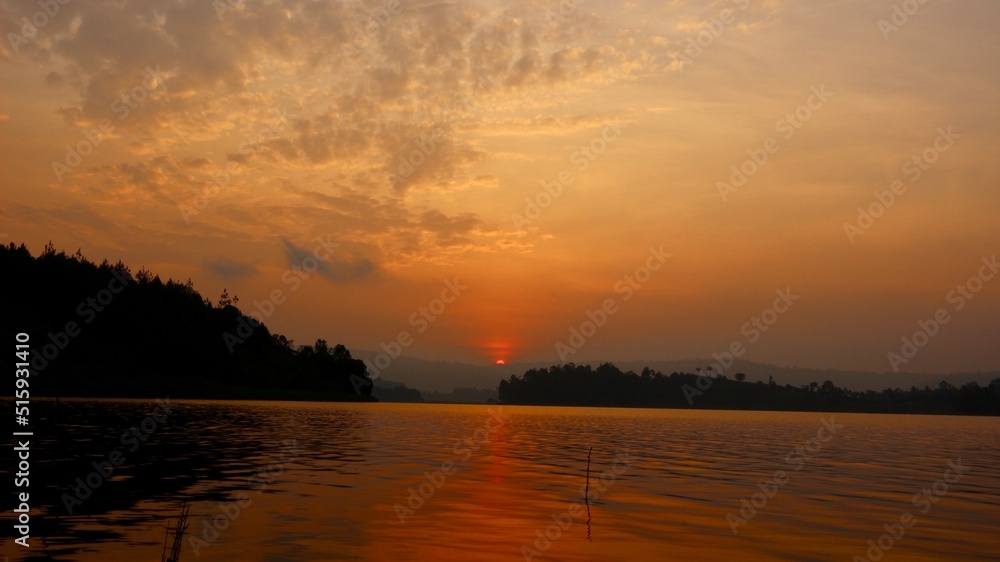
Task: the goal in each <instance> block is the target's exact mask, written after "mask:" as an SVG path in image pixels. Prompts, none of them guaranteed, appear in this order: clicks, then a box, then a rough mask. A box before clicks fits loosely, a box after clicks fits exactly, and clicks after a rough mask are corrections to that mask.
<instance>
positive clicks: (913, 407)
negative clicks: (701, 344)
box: [499, 363, 1000, 415]
mask: <svg viewBox="0 0 1000 562" xmlns="http://www.w3.org/2000/svg"><path fill="white" fill-rule="evenodd" d="M741 375H742V373H737V375H736V379H737V380H729V379H727V378H726V377H725V376H723V375H715V376H711V375H710V374H709V375H707V376H701V375H697V374H692V373H671V374H670V375H669V376H665V375H664V374H663V373H659V372H655V371H651V370H650V369H648V368H646V369H643V371H642V373H640V374H636V373H634V372H632V371H628V372H625V373H623V372H622V371H621V370H619V369H618V368H617V367H615V366H614V365H612V364H610V363H604V364H602V365H600V366H599V367H597V368H596V369H594V368H592V367H591V366H589V365H574V364H572V363H569V364H566V365H557V366H552V367H549V368H547V369H546V368H542V369H531V370H529V371H527V372H525V373H524V375H522V376H520V377H518V376H516V375H512V376H511V377H510V380H504V381H500V388H499V395H500V402H501V403H502V404H537V405H564V406H622V407H655V408H703V409H732V410H789V411H826V412H879V413H920V414H979V415H998V414H1000V378H998V379H994V380H993V381H992V382H991V383H990V385H989V386H985V387H983V386H979V385H978V384H977V383H974V382H972V383H969V384H967V385H965V386H963V387H962V388H955V387H954V386H952V385H951V384H948V383H947V382H941V384H940V385H939V386H938V387H937V388H934V389H932V388H929V387H924V388H923V389H918V388H916V387H913V388H911V389H910V390H908V391H906V390H900V389H898V388H897V389H895V390H894V389H886V390H883V391H881V392H876V391H874V390H869V391H867V392H854V391H850V390H846V389H843V388H838V387H837V386H835V385H834V384H833V383H832V382H831V381H826V382H824V383H823V384H822V385H820V384H817V383H812V384H810V385H804V386H801V387H794V386H791V385H785V386H780V385H777V384H775V383H774V382H773V381H772V382H771V383H770V384H766V383H763V382H757V383H748V382H743V380H744V379H745V378H746V377H745V376H741ZM699 377H701V380H700V381H699ZM689 398H690V400H689Z"/></svg>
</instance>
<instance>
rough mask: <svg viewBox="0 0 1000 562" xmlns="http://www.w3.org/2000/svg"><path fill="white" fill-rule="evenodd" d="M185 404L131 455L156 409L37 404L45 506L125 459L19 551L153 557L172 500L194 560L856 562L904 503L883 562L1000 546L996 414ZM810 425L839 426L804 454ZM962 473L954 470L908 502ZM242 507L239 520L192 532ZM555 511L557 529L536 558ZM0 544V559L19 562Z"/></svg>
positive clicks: (53, 514)
mask: <svg viewBox="0 0 1000 562" xmlns="http://www.w3.org/2000/svg"><path fill="white" fill-rule="evenodd" d="M179 404H180V405H179V407H178V408H177V409H176V410H175V412H174V413H173V414H171V415H170V416H169V418H168V420H167V422H166V423H164V424H162V425H161V426H160V427H158V428H157V430H156V432H154V433H153V434H152V435H150V436H149V437H148V439H147V440H146V442H144V443H142V445H141V446H140V447H138V448H137V449H136V450H135V451H134V452H130V451H128V449H127V448H123V447H122V444H121V442H120V436H121V433H123V432H125V431H127V430H128V429H129V427H130V426H131V425H134V424H136V423H138V422H139V421H141V420H142V419H143V418H144V417H145V416H146V415H147V414H148V410H149V408H150V405H149V403H148V402H145V401H83V400H79V401H78V400H68V401H64V402H63V403H62V404H61V406H59V407H58V409H56V408H55V407H54V404H53V403H51V402H47V403H44V406H42V405H39V407H40V408H44V412H45V418H46V419H47V420H48V423H52V424H55V425H52V426H50V427H48V428H46V427H44V426H43V427H40V428H39V429H40V430H39V431H38V434H39V435H43V437H42V438H41V439H40V440H38V441H37V442H36V443H35V444H34V446H35V447H36V448H37V451H38V453H37V454H38V458H37V459H36V460H35V463H36V464H35V465H33V466H37V471H38V473H39V474H38V476H39V480H38V481H39V482H42V483H43V484H42V486H51V487H52V489H49V490H47V495H48V496H49V497H50V498H58V497H59V496H60V495H61V494H62V493H64V492H68V491H70V488H71V487H72V486H73V481H74V479H75V477H81V478H86V476H87V474H88V473H89V472H91V471H92V470H93V469H92V468H88V465H87V464H86V463H89V462H90V461H100V460H102V459H106V458H107V456H108V454H109V453H110V452H111V451H112V450H114V449H116V448H117V449H123V453H124V456H125V458H126V461H125V463H124V464H123V465H122V466H121V467H119V468H117V469H115V472H114V474H113V475H112V477H111V479H110V480H109V481H107V482H104V483H103V484H102V485H101V486H100V487H98V488H97V489H96V490H94V491H93V495H92V496H91V497H89V498H87V499H86V500H84V502H83V505H82V506H78V507H77V508H75V512H74V515H72V516H70V515H67V514H66V509H65V508H64V507H63V505H62V502H59V504H58V505H57V506H55V507H53V506H51V505H50V506H46V508H45V511H46V512H45V513H42V514H38V515H36V516H33V526H32V540H33V541H37V542H38V544H39V546H42V544H41V540H42V538H43V537H44V538H45V542H44V544H45V545H46V546H47V547H48V548H47V549H41V548H37V547H36V548H33V549H32V550H31V552H32V553H33V554H34V555H35V558H32V559H38V560H41V559H50V558H44V556H45V555H43V554H42V553H46V555H48V554H51V559H55V560H83V561H89V560H95V561H96V560H102V561H133V560H154V559H156V558H157V556H159V554H160V550H161V545H162V542H163V535H164V529H163V524H164V523H165V521H164V519H165V518H166V517H176V515H177V514H178V512H179V511H180V507H181V504H182V502H184V501H187V502H190V505H191V519H190V521H189V522H190V529H189V537H199V538H202V539H204V538H205V537H213V536H214V540H210V541H206V542H205V544H203V545H202V546H201V547H200V548H199V552H198V553H197V555H196V554H195V552H194V550H193V546H192V545H193V544H194V543H192V542H191V540H190V538H186V539H185V547H184V551H183V555H182V560H185V561H189V560H241V561H243V560H522V559H524V557H523V556H522V546H528V547H531V548H537V547H539V546H542V547H543V548H542V549H540V550H539V552H540V555H536V556H535V557H534V558H533V559H534V560H622V561H627V560H628V561H631V560H653V559H657V560H661V559H679V560H723V559H726V560H736V559H739V560H850V559H852V557H853V556H854V555H859V556H861V557H862V559H865V556H866V554H865V551H866V549H867V548H868V545H867V541H868V540H872V541H877V540H878V538H879V535H881V534H883V533H885V530H884V529H883V525H884V524H886V523H894V522H898V521H900V516H901V514H902V513H903V512H907V511H908V512H911V513H912V514H913V516H914V517H915V519H916V522H915V523H914V524H913V525H912V526H911V527H909V528H907V529H906V530H905V535H904V536H903V537H902V538H900V539H899V540H898V541H893V542H894V544H893V546H892V548H891V549H890V550H889V552H888V553H887V554H886V555H885V556H886V560H990V559H992V560H995V559H996V557H997V553H998V552H1000V539H998V535H997V532H996V531H997V529H998V528H1000V472H998V470H997V468H996V467H997V464H998V461H1000V454H998V447H997V444H998V437H1000V426H998V423H997V419H996V418H979V417H967V418H966V417H947V416H900V415H862V414H836V413H835V414H829V413H775V412H733V411H689V410H651V409H650V410H644V409H603V408H556V407H514V406H503V407H502V408H501V410H500V415H501V416H502V417H503V419H504V423H503V425H499V424H497V423H496V421H493V422H491V427H492V429H491V430H489V431H487V429H486V428H487V420H496V419H497V410H496V408H497V407H496V406H471V405H468V406H455V405H424V404H417V405H403V404H321V403H260V402H241V403H237V402H212V401H189V402H181V403H179ZM491 411H492V413H491ZM831 418H832V420H831ZM823 419H826V420H827V421H828V422H832V423H834V424H842V426H843V427H837V426H833V427H834V428H835V429H834V432H835V434H834V435H830V434H829V433H828V432H826V431H825V432H822V433H820V434H819V439H818V440H817V441H813V442H811V443H810V442H809V440H810V439H811V438H817V436H818V432H819V431H820V428H821V427H824V423H823V421H822V420H823ZM827 427H830V425H829V423H828V424H827ZM477 430H478V433H477ZM467 438H468V439H470V440H471V441H466V442H465V443H464V444H463V443H462V442H463V441H464V440H466V439H467ZM823 439H826V441H825V442H823V443H820V441H822V440H823ZM291 440H294V446H292V447H290V446H289V445H288V444H287V443H288V442H290V441H291ZM283 443H285V444H283ZM456 443H457V445H456ZM817 445H819V447H818V449H817ZM800 446H801V447H807V446H808V447H810V448H811V449H812V450H813V451H815V452H814V453H810V452H809V450H808V449H799V450H798V451H797V452H796V447H800ZM590 447H593V455H592V459H591V481H590V490H591V493H592V494H595V495H597V496H599V497H598V498H596V501H593V502H592V504H591V506H590V512H591V520H590V525H589V529H588V525H587V517H586V511H585V507H584V508H583V511H581V512H579V513H582V517H580V518H572V523H568V521H569V520H570V519H571V518H570V517H568V516H565V515H563V514H565V513H567V511H568V510H569V509H570V506H571V504H573V503H580V502H582V501H583V496H582V494H581V487H582V486H583V485H584V483H585V473H586V468H587V451H588V449H589V448H590ZM473 448H475V449H476V450H473ZM33 454H34V450H33ZM616 454H617V455H619V456H618V457H617V459H618V461H619V462H618V464H615V461H616ZM790 454H791V456H789V455H790ZM623 459H626V460H625V461H623ZM959 459H960V465H959V466H964V467H968V470H967V472H965V473H964V474H962V475H961V476H960V477H959V478H958V480H957V482H954V483H952V484H948V489H947V491H946V492H945V493H943V494H942V495H940V496H939V497H938V496H937V495H936V494H934V493H933V492H931V494H932V495H933V496H935V498H936V499H937V501H936V502H931V501H930V500H919V501H918V502H917V503H916V504H915V503H914V495H915V494H919V493H921V490H922V489H923V488H929V489H931V488H933V486H934V485H935V482H937V481H939V480H942V478H943V477H944V476H945V474H946V470H947V469H948V466H949V465H948V463H949V461H952V462H953V463H955V462H957V461H959ZM449 461H450V462H452V463H454V467H455V468H454V470H453V473H452V474H451V475H450V476H447V477H446V478H445V479H444V481H443V485H441V486H440V487H439V488H435V489H434V493H433V495H431V496H430V497H428V498H427V499H425V500H424V501H423V503H422V505H420V504H419V502H417V501H416V500H413V503H411V505H417V506H418V509H415V510H413V511H412V513H409V512H405V511H401V512H400V513H404V518H403V519H404V522H403V523H401V522H400V518H399V516H398V515H397V511H396V509H395V508H394V507H395V506H396V505H397V504H398V505H399V506H401V507H402V506H406V505H407V500H408V495H409V492H408V490H409V489H411V488H412V489H413V490H414V491H415V493H419V492H418V490H419V489H420V486H421V484H425V483H428V482H429V480H428V478H427V477H426V476H425V475H424V473H425V472H429V473H433V472H434V471H436V470H439V469H441V467H442V463H446V462H449ZM269 466H271V471H272V473H275V474H274V477H273V478H274V479H273V481H272V482H270V483H267V482H266V479H260V477H261V476H262V475H264V474H266V472H267V468H268V467H269ZM796 467H799V470H796ZM778 470H783V471H785V473H786V474H787V475H788V482H787V483H786V484H783V485H781V486H778V487H777V491H776V493H774V494H773V496H772V497H770V498H769V499H767V503H766V505H764V506H763V507H761V508H760V509H758V510H757V513H756V514H755V515H753V516H752V517H751V518H750V519H748V520H746V522H745V524H742V525H739V526H738V528H737V531H738V534H734V533H733V530H732V528H731V527H730V524H729V523H728V522H727V520H726V515H727V514H730V513H732V514H734V515H739V514H740V511H739V510H740V506H741V503H740V500H741V498H746V499H748V500H749V499H751V496H752V494H754V492H757V491H758V490H759V488H758V487H757V484H758V482H765V481H769V480H771V479H772V478H773V477H774V476H775V471H778ZM615 471H617V472H618V474H616V475H615V476H614V478H613V481H612V478H611V474H614V472H615ZM602 475H603V476H604V477H605V484H601V481H600V478H601V476H602ZM255 476H257V477H258V479H254V477H255ZM949 476H951V477H952V478H951V479H952V480H954V477H955V475H954V473H951V474H949ZM432 478H433V479H434V480H436V481H437V482H439V483H440V481H441V480H440V478H438V477H434V476H433V475H432ZM602 488H603V490H602ZM430 489H431V486H425V487H424V490H423V491H424V492H425V493H426V492H428V491H429V490H430ZM938 490H939V491H940V490H941V486H940V485H939V486H938ZM40 491H41V490H35V489H33V492H40ZM241 494H245V496H242V495H241ZM39 495H41V494H39ZM240 497H246V498H249V502H247V501H245V500H244V501H243V502H242V503H243V507H241V508H240V509H239V513H238V515H236V517H235V518H234V519H233V520H231V521H229V523H228V524H226V525H223V527H224V529H223V530H222V531H221V532H219V533H218V534H217V536H216V535H214V534H213V533H210V532H209V533H208V534H207V535H206V534H204V533H205V524H204V522H203V521H204V519H205V518H206V517H207V516H212V517H215V516H219V515H220V514H221V513H222V512H223V511H222V510H220V507H219V506H220V505H223V506H226V509H228V510H229V511H230V513H233V512H234V509H233V507H232V506H233V505H234V503H233V502H235V501H236V500H237V498H240ZM593 497H594V496H593V495H592V498H593ZM927 506H929V509H927V512H926V513H921V510H922V509H923V508H924V507H927ZM575 509H578V508H574V510H575ZM553 516H555V517H556V518H557V519H560V518H561V519H562V521H563V522H564V523H563V525H564V526H566V528H565V529H559V532H558V533H556V532H555V530H554V529H555V528H554V527H551V528H550V529H549V533H550V536H554V535H558V538H556V539H555V540H552V541H545V542H541V541H540V542H539V543H538V544H536V539H537V535H536V531H538V532H539V533H545V532H546V528H547V527H550V526H551V525H554V520H553ZM220 521H221V520H220ZM567 525H568V526H567ZM4 533H5V534H6V535H5V536H6V537H7V540H6V541H5V543H4V547H3V552H2V554H6V555H7V556H10V557H11V559H12V560H18V559H19V558H18V556H21V554H22V553H21V552H19V550H23V549H15V548H14V546H13V542H12V540H10V538H9V537H10V533H11V531H10V530H9V529H5V530H4ZM588 534H589V539H588ZM546 542H547V543H548V547H547V548H544V546H545V544H546Z"/></svg>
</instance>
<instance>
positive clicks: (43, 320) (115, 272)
mask: <svg viewBox="0 0 1000 562" xmlns="http://www.w3.org/2000/svg"><path fill="white" fill-rule="evenodd" d="M0 271H3V278H4V287H3V291H2V292H0V317H2V318H3V322H2V325H0V335H2V337H3V338H4V341H6V342H9V343H10V344H13V343H14V337H15V334H17V333H20V332H24V333H27V334H29V335H30V338H31V340H30V345H31V368H32V376H31V379H30V381H31V390H32V395H33V396H39V395H40V396H45V395H48V396H109V397H110V396H115V397H126V396H167V395H170V396H172V397H175V398H182V397H189V398H195V397H204V398H275V399H317V400H322V399H335V400H355V399H368V400H370V399H371V398H370V396H371V389H372V383H371V379H370V378H368V374H367V370H366V369H365V365H364V363H363V362H362V361H360V360H358V359H354V358H352V357H351V354H350V352H349V351H348V350H347V349H346V348H345V347H344V346H342V345H336V346H334V347H332V348H331V347H329V346H328V345H327V343H326V342H325V341H324V340H318V341H317V342H316V344H315V345H313V346H302V347H299V348H298V349H295V348H293V347H292V342H291V341H290V340H288V339H287V338H285V337H284V336H282V335H280V334H272V333H271V332H270V331H269V330H268V329H267V326H265V325H263V324H255V323H253V322H251V318H250V317H248V316H245V315H244V314H243V313H242V312H240V310H239V309H238V308H236V306H235V304H236V303H237V302H238V299H237V298H236V297H235V296H234V297H229V295H228V294H227V293H224V294H223V295H222V298H220V301H219V304H218V305H213V304H212V303H211V301H209V300H208V299H206V298H203V297H202V296H201V295H200V294H199V293H198V292H197V291H196V290H195V289H194V286H193V284H192V283H191V281H190V280H189V281H187V282H186V283H180V282H177V281H174V280H172V279H168V280H167V281H166V282H164V281H162V280H161V279H160V278H159V276H156V275H154V274H153V273H151V272H149V271H146V270H140V271H138V272H137V273H135V274H134V275H133V274H132V272H131V270H130V269H129V268H128V267H127V266H126V265H124V264H123V263H121V262H119V263H116V264H114V265H112V264H109V263H108V262H107V261H104V262H103V263H101V264H99V265H98V264H94V263H92V262H90V261H88V260H87V259H85V258H84V257H83V255H81V254H80V252H79V251H77V253H76V255H73V256H69V255H67V254H65V253H64V252H57V251H56V250H55V249H54V248H53V247H52V245H51V244H49V245H48V246H46V248H45V250H44V251H43V252H42V253H41V255H39V256H38V257H32V255H31V253H30V252H29V251H28V249H27V248H26V247H25V246H24V245H23V244H22V245H21V246H19V247H18V246H15V245H14V244H13V243H12V244H10V245H9V246H0ZM254 325H256V327H254ZM225 334H229V336H226V337H224V335H225Z"/></svg>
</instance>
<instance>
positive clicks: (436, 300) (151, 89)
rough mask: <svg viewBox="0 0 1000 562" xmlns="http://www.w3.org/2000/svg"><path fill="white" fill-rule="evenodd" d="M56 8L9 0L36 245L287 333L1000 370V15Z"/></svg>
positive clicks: (10, 238)
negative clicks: (129, 273)
mask: <svg viewBox="0 0 1000 562" xmlns="http://www.w3.org/2000/svg"><path fill="white" fill-rule="evenodd" d="M50 4H51V5H49V4H46V3H45V2H44V1H43V2H40V3H35V2H26V1H25V2H14V1H0V31H2V35H3V40H2V42H0V59H2V60H0V154H2V156H0V178H2V186H3V188H2V191H0V234H2V237H3V240H4V241H5V242H16V243H21V242H24V243H26V244H27V245H28V247H29V249H31V250H32V252H33V253H35V254H37V253H38V252H40V251H41V249H42V247H43V246H44V245H45V244H46V243H47V242H49V241H52V243H53V244H54V245H55V246H56V247H57V248H61V249H65V250H67V251H68V252H70V253H72V252H74V251H75V250H76V249H78V248H79V249H80V250H81V251H82V253H83V254H84V255H85V256H86V257H88V258H89V259H92V260H96V261H101V260H103V259H105V258H107V259H109V260H110V261H112V262H115V261H117V260H122V261H124V262H125V263H127V264H129V265H131V266H132V268H133V272H134V271H136V270H138V269H139V268H140V267H144V268H147V269H149V270H151V271H153V272H154V273H157V274H159V275H160V276H161V277H162V278H164V279H166V278H168V277H172V278H174V279H177V280H181V281H185V280H187V279H189V278H190V279H191V280H192V281H193V282H194V286H195V288H196V289H197V290H199V291H200V292H201V293H202V294H203V295H205V296H207V297H209V298H211V299H213V300H216V299H217V298H218V297H217V296H218V295H219V294H220V293H221V292H222V290H223V289H224V288H225V289H227V290H228V292H229V293H230V294H235V295H237V296H238V297H239V298H240V302H239V306H240V307H241V308H242V309H243V310H244V312H251V311H254V313H255V314H258V315H259V316H260V317H261V318H263V319H264V320H265V321H266V323H267V325H268V326H269V327H270V328H271V329H272V331H276V332H280V333H282V334H285V335H286V336H288V337H289V338H292V339H293V340H294V341H295V342H296V343H297V344H306V343H312V342H313V341H315V340H316V339H317V338H323V339H326V340H328V341H330V342H331V343H333V342H337V343H343V344H345V345H346V346H347V347H348V348H349V349H368V350H380V349H384V350H387V352H394V351H395V350H397V349H398V350H399V351H401V352H402V353H404V354H407V355H413V356H417V357H422V358H428V359H446V360H452V361H471V362H475V363H483V364H486V363H493V362H496V361H501V360H503V361H506V362H508V363H511V362H518V361H551V363H559V362H566V361H572V362H575V363H586V362H591V361H606V360H612V361H613V360H626V359H648V360H654V359H690V358H702V357H704V358H710V357H712V356H713V354H716V356H717V358H718V360H719V361H720V362H721V361H724V360H725V358H726V355H725V353H732V354H734V356H739V357H740V358H743V359H749V360H752V361H759V362H764V363H770V364H775V365H781V366H799V367H814V368H833V369H860V370H871V371H877V372H885V371H892V370H901V371H914V372H930V373H937V372H958V371H986V370H996V369H998V368H1000V345H997V341H998V340H1000V275H997V265H996V263H995V261H994V256H995V255H996V254H997V253H998V252H1000V228H998V226H1000V221H998V209H1000V192H998V190H997V186H998V185H1000V181H998V180H1000V163H998V159H997V157H996V156H997V153H998V150H1000V142H998V141H1000V123H998V113H1000V111H998V108H997V92H998V91H1000V72H998V67H997V63H996V61H997V60H1000V35H998V34H997V33H996V31H995V25H996V22H997V21H1000V3H997V2H995V1H993V0H965V1H962V2H957V1H948V0H924V1H922V2H918V1H917V0H907V1H905V2H904V1H896V2H892V1H887V0H876V1H869V0H863V1H862V0H858V1H854V0H841V1H836V0H824V1H807V2H803V1H785V0H718V1H715V2H694V1H688V0H670V1H662V0H661V1H626V2H612V1H609V2H598V1H596V0H586V1H573V0H563V1H561V2H560V1H548V0H539V1H524V2H518V1H511V2H475V1H469V2H464V1H453V2H433V1H408V0H392V1H382V0H376V1H374V2H338V1H329V2H326V1H321V2H314V1H307V0H273V1H252V0H239V1H237V0H218V1H215V2H208V1H170V0H161V1H145V0H143V1H132V0H116V1H114V2H110V1H99V0H95V1H87V2H72V1H71V2H67V3H65V4H63V3H62V2H60V1H57V0H52V1H51V3H50ZM46 10H47V11H46ZM994 277H996V279H994Z"/></svg>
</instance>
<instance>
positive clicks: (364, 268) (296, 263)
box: [281, 238, 378, 283]
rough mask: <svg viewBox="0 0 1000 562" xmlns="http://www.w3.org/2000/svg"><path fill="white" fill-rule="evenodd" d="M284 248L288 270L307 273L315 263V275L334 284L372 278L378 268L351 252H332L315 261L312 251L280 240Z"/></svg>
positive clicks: (315, 257)
mask: <svg viewBox="0 0 1000 562" xmlns="http://www.w3.org/2000/svg"><path fill="white" fill-rule="evenodd" d="M281 242H282V244H283V245H284V247H285V258H286V260H287V262H288V267H289V268H290V269H297V270H302V271H305V272H306V273H309V269H310V268H312V267H313V266H312V263H313V262H316V263H317V264H318V265H317V267H316V273H318V274H320V275H321V276H323V277H325V278H327V279H329V280H330V281H333V282H335V283H350V282H354V281H361V280H366V279H372V278H374V277H375V276H376V275H377V273H378V266H377V265H376V264H375V262H373V261H372V260H370V259H368V258H366V257H364V256H362V255H360V254H358V253H356V252H353V251H345V252H340V251H339V249H338V251H335V252H333V253H332V254H331V255H330V256H329V258H327V259H325V260H324V259H317V258H318V257H322V256H316V255H315V254H314V250H312V249H306V248H305V247H300V246H296V245H295V244H294V243H292V242H291V241H290V240H288V239H287V238H282V239H281Z"/></svg>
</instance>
